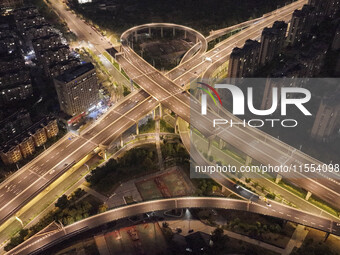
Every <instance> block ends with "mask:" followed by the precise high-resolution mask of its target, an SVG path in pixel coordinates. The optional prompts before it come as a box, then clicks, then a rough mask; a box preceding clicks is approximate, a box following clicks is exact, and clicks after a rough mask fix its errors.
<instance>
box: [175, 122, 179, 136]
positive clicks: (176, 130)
mask: <svg viewBox="0 0 340 255" xmlns="http://www.w3.org/2000/svg"><path fill="white" fill-rule="evenodd" d="M175 134H179V128H178V125H177V123H176V125H175Z"/></svg>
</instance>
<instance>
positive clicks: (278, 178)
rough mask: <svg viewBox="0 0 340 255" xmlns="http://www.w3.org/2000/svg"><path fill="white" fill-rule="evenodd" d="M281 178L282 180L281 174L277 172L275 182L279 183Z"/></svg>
mask: <svg viewBox="0 0 340 255" xmlns="http://www.w3.org/2000/svg"><path fill="white" fill-rule="evenodd" d="M281 180H282V176H281V175H279V174H277V175H276V179H275V183H279V182H280V181H281Z"/></svg>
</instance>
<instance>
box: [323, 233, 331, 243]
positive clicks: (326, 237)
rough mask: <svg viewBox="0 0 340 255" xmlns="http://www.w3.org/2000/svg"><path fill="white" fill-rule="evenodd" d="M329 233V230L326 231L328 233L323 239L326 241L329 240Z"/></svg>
mask: <svg viewBox="0 0 340 255" xmlns="http://www.w3.org/2000/svg"><path fill="white" fill-rule="evenodd" d="M329 235H330V233H329V232H326V234H325V238H324V239H323V241H324V242H326V241H327V239H328V237H329Z"/></svg>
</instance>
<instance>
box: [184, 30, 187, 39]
mask: <svg viewBox="0 0 340 255" xmlns="http://www.w3.org/2000/svg"><path fill="white" fill-rule="evenodd" d="M184 39H187V31H186V30H184Z"/></svg>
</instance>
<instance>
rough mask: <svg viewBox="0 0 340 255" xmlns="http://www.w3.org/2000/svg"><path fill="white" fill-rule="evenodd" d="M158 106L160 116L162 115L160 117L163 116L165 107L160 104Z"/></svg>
mask: <svg viewBox="0 0 340 255" xmlns="http://www.w3.org/2000/svg"><path fill="white" fill-rule="evenodd" d="M158 108H159V117H160V118H163V109H162V105H161V104H159V106H158Z"/></svg>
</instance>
